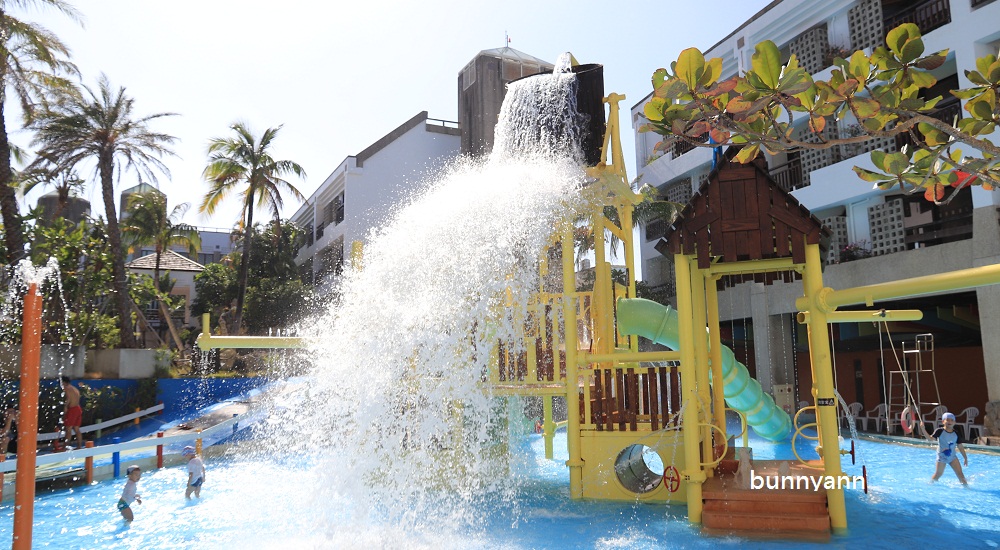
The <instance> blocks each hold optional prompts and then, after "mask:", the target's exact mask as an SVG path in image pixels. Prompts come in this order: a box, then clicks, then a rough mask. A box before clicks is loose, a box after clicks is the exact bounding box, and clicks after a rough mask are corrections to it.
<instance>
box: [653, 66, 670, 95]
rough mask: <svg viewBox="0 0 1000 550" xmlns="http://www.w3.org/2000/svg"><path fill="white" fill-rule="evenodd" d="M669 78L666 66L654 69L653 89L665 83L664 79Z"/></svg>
mask: <svg viewBox="0 0 1000 550" xmlns="http://www.w3.org/2000/svg"><path fill="white" fill-rule="evenodd" d="M666 79H667V70H666V69H664V68H659V69H656V70H655V71H653V89H654V90H655V89H657V88H659V87H660V86H662V85H663V81H664V80H666Z"/></svg>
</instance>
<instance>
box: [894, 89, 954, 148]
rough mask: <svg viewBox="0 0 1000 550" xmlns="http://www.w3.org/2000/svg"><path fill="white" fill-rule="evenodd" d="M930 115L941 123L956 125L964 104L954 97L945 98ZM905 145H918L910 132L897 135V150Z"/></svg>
mask: <svg viewBox="0 0 1000 550" xmlns="http://www.w3.org/2000/svg"><path fill="white" fill-rule="evenodd" d="M928 114H929V116H931V117H932V118H936V119H938V120H940V121H941V122H944V123H947V124H955V120H956V117H957V118H962V102H961V101H959V100H958V98H954V97H953V98H945V99H944V100H943V101H942V102H941V103H938V106H937V108H936V109H935V110H934V112H933V113H928ZM904 145H909V146H911V147H913V146H915V145H916V144H915V143H914V142H913V138H912V137H911V136H910V133H909V132H904V133H902V134H897V135H896V148H897V149H902V148H903V146H904Z"/></svg>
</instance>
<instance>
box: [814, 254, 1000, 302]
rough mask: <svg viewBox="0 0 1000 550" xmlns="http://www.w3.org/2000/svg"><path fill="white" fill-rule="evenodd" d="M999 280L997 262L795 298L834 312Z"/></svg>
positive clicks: (999, 272) (829, 290)
mask: <svg viewBox="0 0 1000 550" xmlns="http://www.w3.org/2000/svg"><path fill="white" fill-rule="evenodd" d="M997 283H1000V264H993V265H986V266H982V267H973V268H969V269H960V270H958V271H949V272H947V273H938V274H936V275H926V276H923V277H913V278H911V279H903V280H900V281H892V282H890V283H879V284H877V285H868V286H858V287H854V288H845V289H843V290H831V289H824V291H823V293H822V295H821V296H819V299H817V300H811V299H809V298H808V297H802V298H799V299H797V300H795V307H796V309H798V310H799V311H804V310H807V309H808V310H810V311H815V310H816V309H818V308H820V307H821V308H822V309H823V310H824V311H833V310H835V309H837V308H838V307H840V306H849V305H854V304H867V305H869V306H871V305H872V304H874V303H875V302H876V301H879V300H890V299H893V298H903V297H908V296H920V295H923V294H932V293H934V292H943V291H947V290H965V289H969V288H975V287H977V286H985V285H993V284H997ZM814 302H815V303H814ZM810 306H811V307H810Z"/></svg>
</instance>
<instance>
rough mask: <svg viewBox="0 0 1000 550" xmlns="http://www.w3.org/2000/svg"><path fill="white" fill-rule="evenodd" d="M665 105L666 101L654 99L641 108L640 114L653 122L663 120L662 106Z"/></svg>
mask: <svg viewBox="0 0 1000 550" xmlns="http://www.w3.org/2000/svg"><path fill="white" fill-rule="evenodd" d="M665 103H666V101H664V100H663V99H662V98H659V97H654V98H652V99H650V100H649V103H647V104H646V105H645V106H644V107H643V108H642V114H644V115H646V118H647V119H649V120H651V121H653V122H657V121H660V120H663V105H664V104H665Z"/></svg>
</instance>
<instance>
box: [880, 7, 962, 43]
mask: <svg viewBox="0 0 1000 550" xmlns="http://www.w3.org/2000/svg"><path fill="white" fill-rule="evenodd" d="M903 23H913V24H915V25H916V26H917V27H920V32H921V33H922V34H927V33H929V32H931V31H932V30H934V29H936V28H938V27H943V26H944V25H947V24H948V23H951V3H950V2H949V1H948V0H929V1H927V2H923V3H921V4H917V5H916V6H913V7H912V8H909V9H906V10H903V11H901V12H898V13H895V14H891V15H889V16H887V17H886V18H885V20H884V23H883V29H884V30H883V31H882V32H883V33H884V34H886V35H888V34H889V31H891V30H892V29H894V28H896V27H898V26H900V25H902V24H903Z"/></svg>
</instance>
